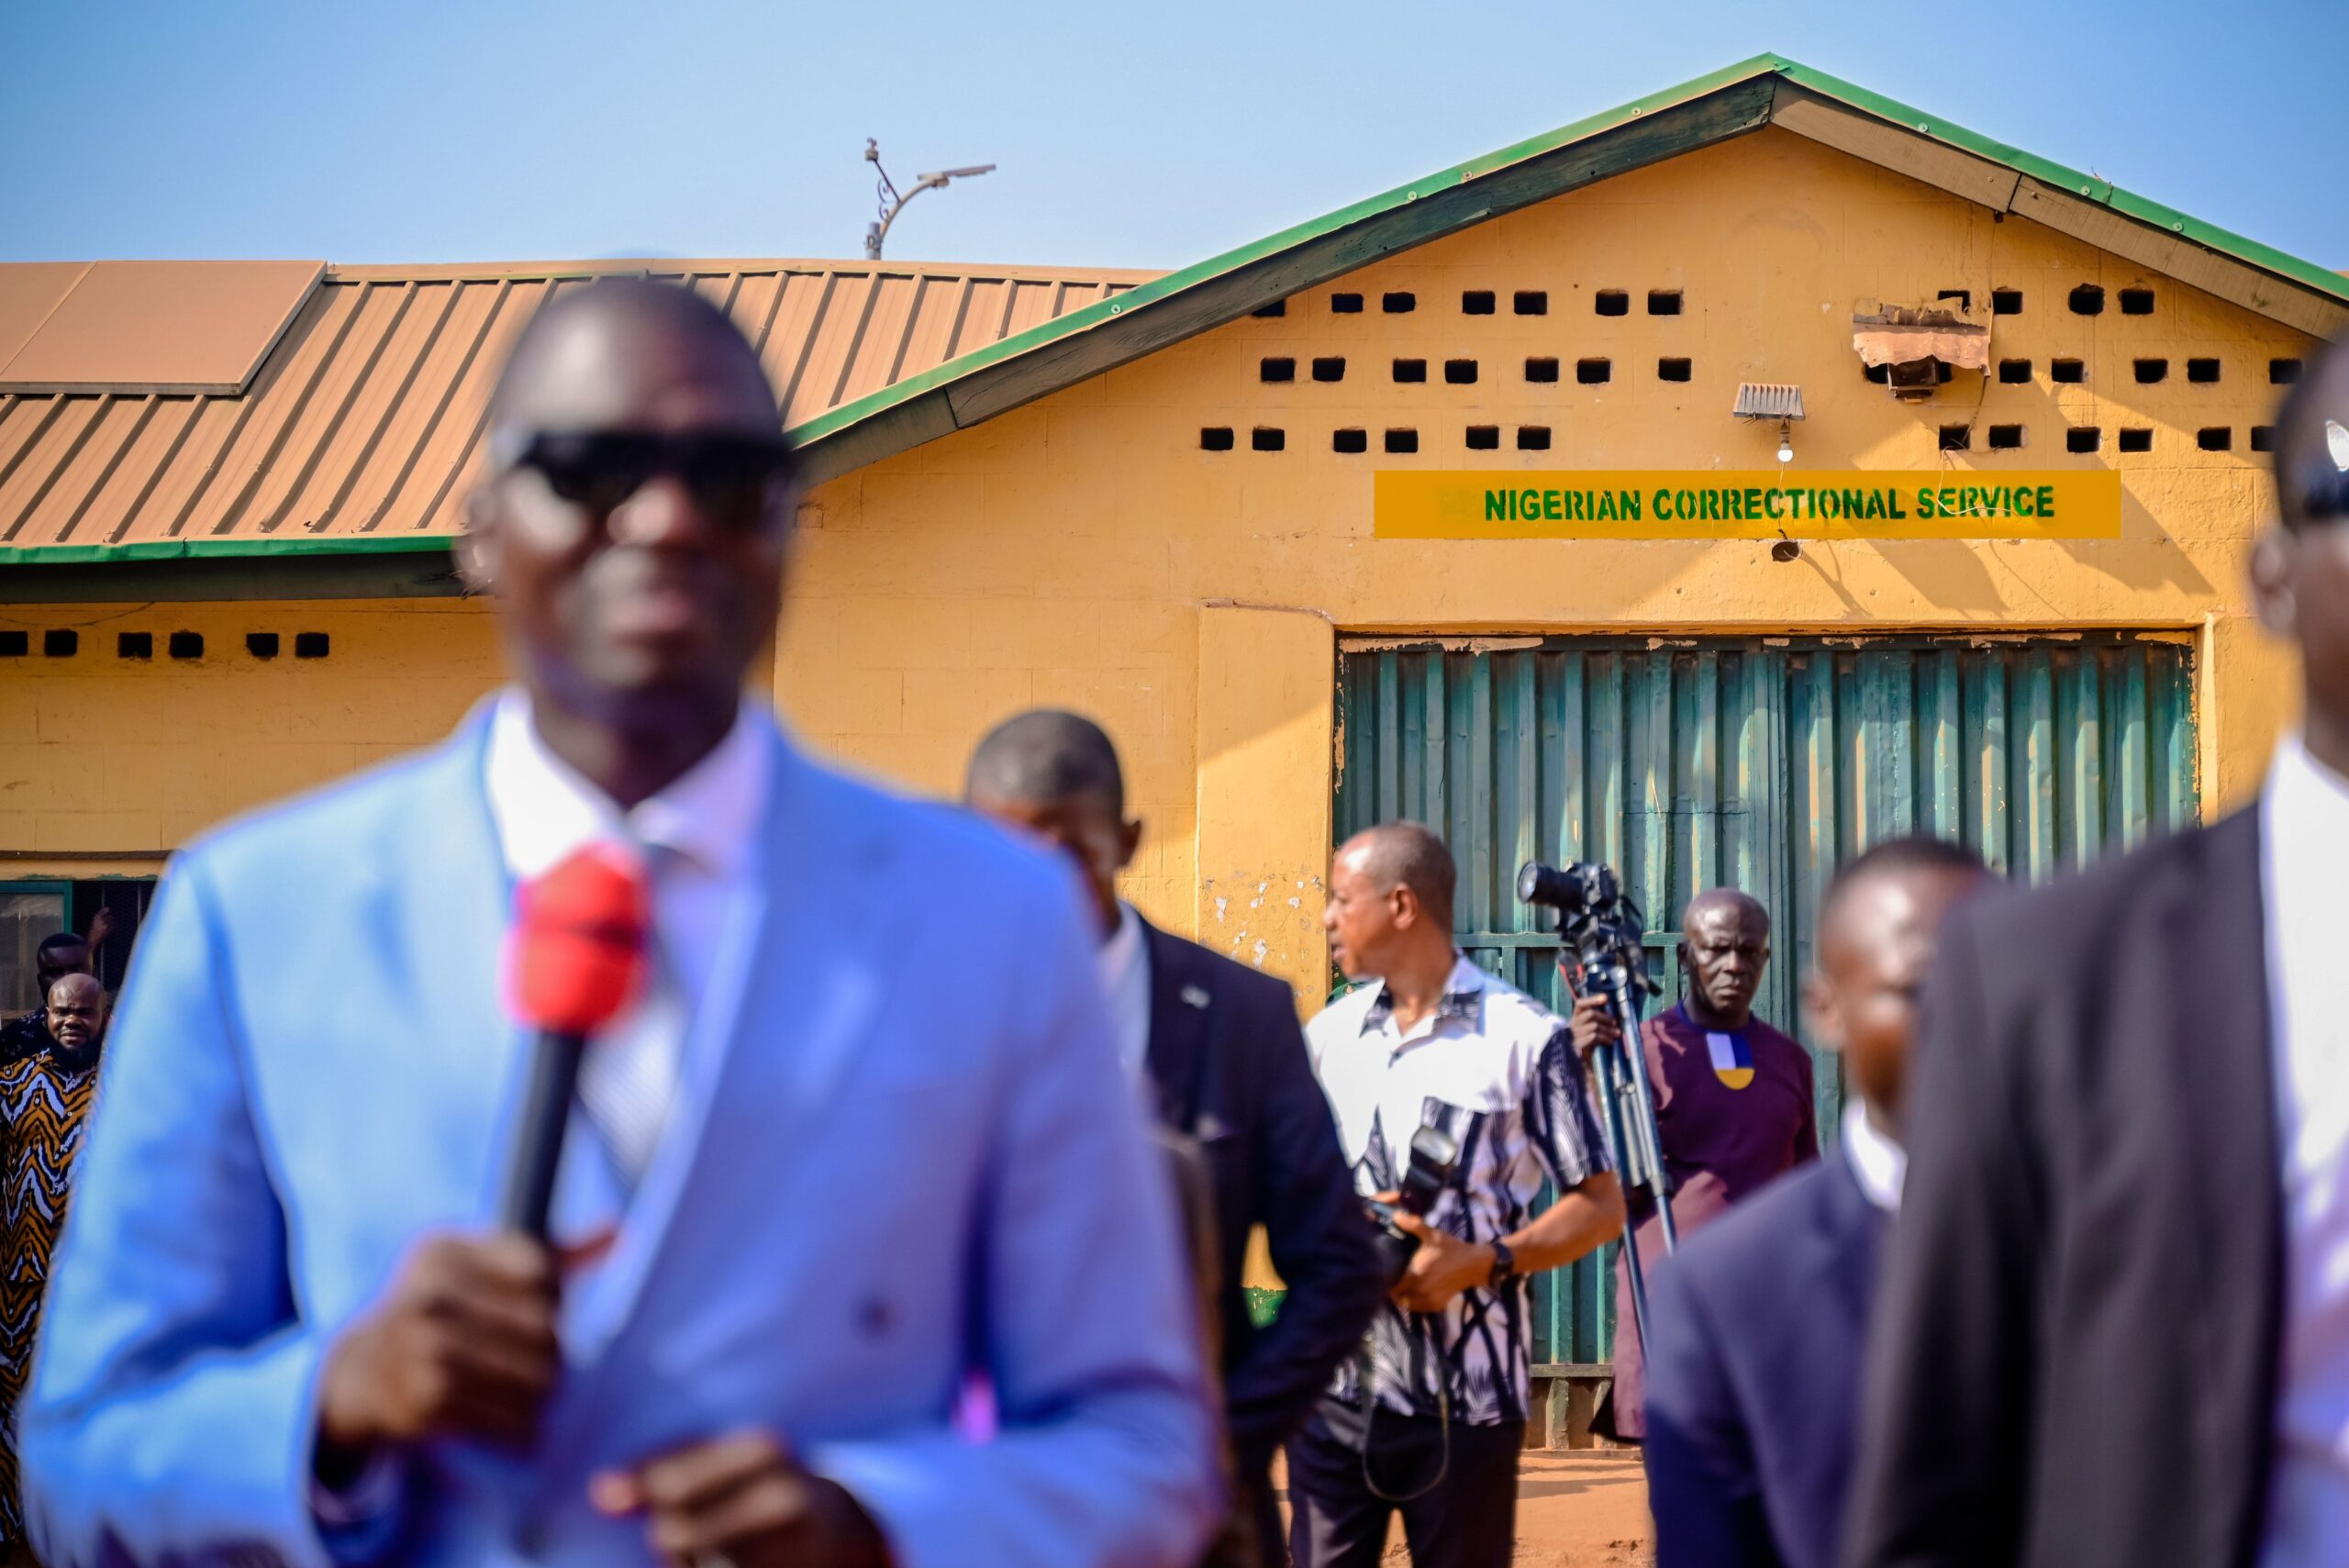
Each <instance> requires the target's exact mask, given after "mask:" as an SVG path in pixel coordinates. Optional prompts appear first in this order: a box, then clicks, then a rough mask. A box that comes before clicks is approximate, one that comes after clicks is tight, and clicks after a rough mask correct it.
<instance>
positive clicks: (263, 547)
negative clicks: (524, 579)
mask: <svg viewBox="0 0 2349 1568" xmlns="http://www.w3.org/2000/svg"><path fill="white" fill-rule="evenodd" d="M452 542H453V540H452V539H451V536H450V535H448V534H341V535H333V536H329V537H328V538H326V539H316V538H309V539H277V538H271V539H134V540H131V541H129V542H128V543H125V544H29V545H28V544H0V566H10V565H18V564H22V565H39V566H71V565H74V564H77V563H80V562H95V561H105V562H115V561H188V560H202V559H211V560H217V559H219V558H221V557H223V556H237V555H244V556H266V555H395V554H411V553H420V552H423V551H426V550H440V551H443V552H446V551H447V550H448V549H449V548H450V546H451V543H452Z"/></svg>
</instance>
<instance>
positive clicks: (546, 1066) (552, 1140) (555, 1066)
mask: <svg viewBox="0 0 2349 1568" xmlns="http://www.w3.org/2000/svg"><path fill="white" fill-rule="evenodd" d="M586 1046H587V1041H586V1040H584V1038H583V1037H581V1036H579V1035H575V1034H556V1033H554V1032H552V1031H551V1030H550V1031H549V1032H547V1033H544V1034H541V1035H540V1036H539V1039H538V1043H537V1045H536V1047H535V1048H534V1050H533V1051H532V1054H531V1060H530V1084H529V1090H528V1091H527V1092H526V1093H525V1094H524V1095H523V1097H522V1118H521V1124H520V1126H519V1127H518V1129H516V1134H515V1140H514V1151H513V1153H512V1155H511V1156H509V1160H508V1163H507V1167H506V1193H505V1195H504V1197H503V1198H502V1199H501V1200H500V1201H499V1204H498V1210H497V1218H498V1222H499V1223H500V1224H501V1225H503V1226H505V1227H506V1228H507V1229H509V1230H519V1231H521V1232H522V1233H523V1234H524V1235H527V1236H532V1237H536V1238H537V1239H538V1240H541V1241H543V1240H546V1239H547V1209H548V1207H550V1206H551V1204H552V1202H553V1200H554V1173H555V1169H556V1167H557V1166H558V1165H559V1164H560V1163H561V1162H562V1133H563V1129H564V1128H565V1127H567V1126H568V1125H570V1121H571V1100H572V1096H573V1094H574V1093H575V1092H576V1091H577V1089H578V1086H579V1058H580V1054H581V1052H582V1051H584V1050H585V1049H586Z"/></svg>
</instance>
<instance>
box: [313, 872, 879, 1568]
mask: <svg viewBox="0 0 2349 1568" xmlns="http://www.w3.org/2000/svg"><path fill="white" fill-rule="evenodd" d="M650 927H651V900H650V896H649V894H648V892H647V890H646V887H645V884H644V880H643V873H642V872H641V870H640V868H639V867H638V865H637V864H636V863H635V862H634V860H633V859H632V858H631V857H629V855H627V853H626V852H625V851H619V850H618V849H616V848H613V847H610V846H596V847H591V848H590V849H587V850H584V851H580V852H579V853H577V854H575V855H573V856H572V857H571V858H570V859H569V860H566V861H564V862H562V864H561V865H558V866H557V867H555V868H554V869H553V870H552V871H551V872H549V873H547V874H546V875H545V876H543V877H541V878H540V879H539V880H538V881H536V882H534V883H532V884H529V885H528V886H526V887H525V888H524V889H523V892H522V897H521V902H520V920H519V924H518V928H517V929H516V931H515V940H514V949H513V951H512V953H511V954H510V955H509V956H510V958H511V961H512V962H511V965H510V971H511V972H510V974H509V984H510V989H511V991H512V1000H513V1001H514V1003H515V1005H516V1006H517V1007H518V1010H519V1011H520V1013H521V1015H522V1016H523V1018H525V1019H526V1020H527V1021H528V1022H529V1023H532V1024H534V1025H535V1026H537V1029H538V1030H539V1034H538V1039H537V1041H536V1045H535V1048H534V1052H533V1059H532V1062H531V1069H530V1082H529V1087H528V1089H527V1091H526V1099H525V1102H524V1106H523V1113H522V1118H521V1125H520V1129H519V1133H518V1140H517V1142H516V1146H515V1149H514V1151H513V1154H512V1156H511V1162H510V1163H509V1165H508V1168H507V1185H506V1192H505V1195H504V1200H503V1203H502V1206H501V1212H500V1216H499V1218H500V1220H501V1221H502V1228H501V1229H499V1230H498V1231H496V1232H495V1233H492V1234H489V1235H465V1234H448V1233H443V1234H439V1235H433V1236H429V1237H427V1238H425V1239H424V1240H422V1241H420V1242H419V1243H418V1244H417V1246H416V1248H415V1249H414V1250H413V1251H410V1252H409V1254H408V1256H407V1258H406V1260H405V1262H403V1263H402V1264H401V1267H400V1269H399V1272H398V1273H397V1274H396V1275H395V1277H394V1279H393V1281H392V1284H391V1287H390V1289H389V1290H388V1291H387V1292H386V1293H385V1294H384V1298H383V1299H382V1301H381V1302H379V1303H378V1304H377V1305H376V1306H375V1307H373V1309H372V1310H370V1311H369V1312H367V1313H365V1314H364V1315H362V1317H360V1318H356V1319H355V1320H353V1321H352V1323H351V1325H350V1326H349V1327H348V1328H346V1329H344V1330H343V1331H342V1333H341V1334H340V1336H338V1337H337V1339H336V1340H335V1341H334V1343H333V1344H332V1345H330V1346H329V1347H328V1351H327V1356H326V1362H325V1365H324V1368H323V1369H322V1371H321V1373H320V1376H319V1381H318V1425H317V1455H316V1460H315V1466H316V1473H317V1479H318V1481H319V1483H320V1484H321V1485H323V1486H325V1487H327V1488H328V1490H329V1491H330V1492H341V1491H343V1490H345V1489H346V1488H349V1487H351V1486H352V1485H355V1484H357V1483H358V1482H359V1481H360V1480H361V1479H362V1477H363V1476H364V1475H365V1474H366V1473H367V1472H368V1470H369V1468H370V1466H371V1465H372V1464H373V1463H375V1462H378V1461H379V1460H380V1459H382V1458H383V1457H384V1456H387V1455H391V1454H395V1453H396V1452H397V1451H399V1450H401V1449H403V1448H406V1447H409V1446H411V1445H414V1444H417V1443H422V1442H429V1441H433V1440H452V1439H453V1440H468V1441H476V1442H484V1443H489V1444H494V1445H496V1446H499V1447H504V1448H508V1449H523V1450H527V1449H529V1448H530V1447H531V1446H533V1445H534V1444H535V1443H536V1441H537V1440H538V1436H539V1426H540V1418H541V1416H542V1414H543V1412H544V1410H545V1408H546V1403H547V1400H548V1399H549V1397H551V1395H552V1394H553V1392H554V1386H555V1380H556V1377H557V1376H558V1374H559V1373H560V1371H561V1368H562V1343H561V1340H560V1339H559V1338H558V1336H557V1332H556V1324H557V1318H558V1314H559V1311H560V1306H561V1270H560V1266H559V1262H558V1259H557V1256H556V1252H555V1250H554V1248H553V1247H552V1245H551V1243H550V1241H549V1240H548V1233H547V1220H548V1211H549V1208H550V1207H551V1200H552V1196H553V1192H554V1182H555V1172H556V1169H557V1167H558V1165H559V1163H560V1161H561V1157H562V1137H563V1130H564V1129H565V1127H566V1126H567V1124H568V1122H569V1120H570V1116H571V1109H572V1105H573V1098H574V1095H575V1093H576V1089H577V1084H578V1077H579V1064H580V1058H581V1056H582V1054H583V1052H584V1049H585V1047H586V1043H587V1040H588V1039H589V1037H590V1036H592V1035H593V1034H595V1033H596V1031H597V1030H599V1029H603V1028H604V1027H605V1026H606V1025H607V1024H609V1023H610V1022H611V1021H612V1020H613V1019H614V1018H617V1017H618V1015H619V1014H620V1013H622V1012H623V1011H625V1010H626V1009H627V1007H628V1006H629V1004H630V1003H632V1002H633V1001H634V1000H635V997H636V995H637V993H638V992H639V991H640V989H641V987H642V984H643V981H644V973H645V968H646V960H645V954H646V951H647V940H646V937H647V932H648V931H649V929H650ZM589 1501H590V1502H591V1503H592V1504H593V1505H594V1506H595V1507H596V1508H598V1509H599V1510H601V1511H602V1512H604V1513H606V1514H608V1515H612V1516H615V1517H628V1516H637V1517H640V1518H642V1519H643V1520H644V1523H645V1529H646V1534H647V1538H648V1540H649V1543H650V1544H651V1547H652V1550H653V1551H655V1552H656V1553H658V1554H659V1555H660V1556H661V1557H662V1559H663V1560H664V1561H669V1562H677V1563H681V1564H691V1565H694V1568H710V1565H712V1564H732V1565H734V1568H764V1565H766V1564H775V1565H776V1568H781V1565H783V1564H786V1563H789V1564H820V1565H828V1568H887V1565H888V1563H889V1562H890V1557H889V1551H888V1547H887V1544H886V1542H885V1540H883V1538H882V1535H881V1532H880V1529H879V1527H877V1526H876V1525H875V1524H874V1521H873V1518H872V1517H871V1516H870V1515H869V1514H867V1513H866V1512H865V1511H864V1509H863V1507H861V1506H860V1505H859V1504H858V1503H857V1501H856V1499H855V1498H853V1497H852V1496H850V1495H849V1494H848V1492H847V1491H846V1490H844V1489H843V1488H842V1487H841V1486H840V1485H838V1484H837V1483H835V1482H832V1481H829V1480H826V1479H824V1478H823V1477H821V1476H818V1475H816V1474H814V1473H810V1472H809V1471H807V1470H806V1469H805V1468H803V1467H802V1466H801V1465H800V1464H799V1463H798V1462H797V1461H796V1459H795V1458H794V1457H793V1455H792V1453H791V1451H790V1449H789V1447H788V1446H787V1445H786V1444H785V1443H784V1442H783V1441H782V1440H779V1439H778V1438H776V1437H774V1435H773V1434H771V1433H767V1432H764V1431H759V1430H744V1431H738V1432H732V1433H728V1434H724V1435H720V1436H717V1437H713V1438H710V1439H707V1440H701V1441H697V1442H694V1443H690V1444H687V1445H685V1446H684V1447H682V1448H679V1449H675V1450H672V1451H668V1452H664V1453H661V1454H656V1455H651V1456H648V1457H646V1458H645V1459H644V1460H642V1461H640V1462H638V1463H637V1464H635V1465H633V1466H630V1467H628V1468H624V1469H616V1470H610V1471H606V1472H604V1473H599V1474H598V1475H596V1478H595V1479H594V1481H593V1482H592V1483H591V1484H590V1488H589Z"/></svg>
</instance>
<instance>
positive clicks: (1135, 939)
mask: <svg viewBox="0 0 2349 1568" xmlns="http://www.w3.org/2000/svg"><path fill="white" fill-rule="evenodd" d="M1101 988H1102V990H1103V991H1105V992H1106V993H1108V997H1109V1033H1110V1035H1111V1037H1112V1038H1113V1039H1114V1040H1116V1041H1117V1044H1118V1060H1119V1062H1123V1063H1124V1064H1125V1069H1126V1076H1127V1077H1128V1078H1130V1079H1131V1080H1133V1081H1134V1082H1135V1083H1137V1084H1138V1083H1140V1082H1141V1080H1142V1076H1143V1074H1144V1073H1146V1072H1147V1071H1148V1069H1149V1066H1150V944H1149V943H1148V942H1145V941H1143V940H1141V916H1139V915H1137V914H1135V913H1134V906H1132V905H1130V904H1128V903H1125V902H1123V901H1122V900H1121V901H1120V902H1119V905H1118V929H1116V930H1115V931H1114V932H1112V933H1110V937H1109V940H1108V941H1106V942H1104V943H1102V944H1101Z"/></svg>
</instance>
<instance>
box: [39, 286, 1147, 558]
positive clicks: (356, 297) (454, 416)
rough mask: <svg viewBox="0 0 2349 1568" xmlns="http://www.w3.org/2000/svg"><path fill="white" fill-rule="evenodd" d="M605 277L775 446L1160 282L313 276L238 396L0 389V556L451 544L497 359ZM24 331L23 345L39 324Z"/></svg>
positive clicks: (56, 289)
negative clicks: (646, 297)
mask: <svg viewBox="0 0 2349 1568" xmlns="http://www.w3.org/2000/svg"><path fill="white" fill-rule="evenodd" d="M187 265H191V266H193V265H197V263H187ZM599 272H651V273H652V274H653V275H655V276H664V277H671V278H687V279H690V280H691V282H692V284H693V285H694V286H695V287H696V288H698V289H700V290H702V291H703V292H704V293H705V294H707V295H708V296H709V297H710V298H711V299H712V300H714V301H716V302H717V303H718V305H720V306H723V307H724V308H725V309H726V310H727V311H728V312H729V314H730V315H732V317H734V319H735V320H736V321H737V322H738V323H739V324H740V326H741V328H742V330H743V332H744V333H745V334H746V335H748V336H749V338H750V339H751V341H752V342H753V343H754V344H756V345H757V346H758V349H759V352H760V354H761V356H762V357H763V359H764V360H765V361H766V364H767V369H768V372H769V373H770V374H771V375H772V376H773V377H774V384H775V387H776V391H777V393H778V395H779V396H780V397H781V399H782V403H783V416H784V423H785V426H786V427H791V426H796V425H799V424H803V423H805V422H806V421H807V420H808V419H811V418H813V417H817V416H818V415H820V414H823V413H826V412H828V411H829V410H830V409H832V408H835V407H837V406H840V405H841V404H842V403H844V402H848V401H851V400H852V399H854V398H857V397H861V396H864V395H868V394H871V393H873V392H875V391H878V390H880V389H881V388H884V387H886V386H888V385H890V384H892V383H894V382H896V381H898V380H901V379H903V378H904V377H907V376H910V375H916V374H918V373H921V372H924V371H928V370H931V369H934V368H936V367H937V366H938V365H940V364H942V363H944V362H945V361H947V360H950V359H952V358H953V357H954V356H956V355H958V354H962V353H965V352H967V351H969V350H972V349H974V348H979V347H982V346H984V345H986V344H990V343H994V342H996V341H998V340H1000V339H1003V338H1004V337H1006V336H1008V335H1009V334H1011V333H1014V332H1018V331H1021V330H1024V329H1025V328H1029V327H1032V326H1034V325H1036V324H1037V323H1039V322H1043V321H1049V320H1052V319H1053V318H1055V317H1060V316H1063V315H1065V314H1067V313H1068V312H1070V311H1073V310H1077V309H1081V308H1082V307H1084V306H1087V305H1090V304H1093V303H1095V302H1096V301H1098V300H1101V299H1105V298H1108V297H1109V296H1110V295H1117V294H1120V293H1123V292H1124V291H1125V290H1127V289H1130V288H1131V287H1133V286H1134V285H1135V284H1139V283H1142V282H1145V281H1147V280H1149V279H1150V278H1152V277H1154V276H1156V275H1157V274H1155V273H1152V272H1105V271H1089V272H1077V271H1070V270H1055V271H1049V272H1048V271H1041V270H1030V269H1024V268H997V267H988V268H976V267H950V266H941V265H932V264H922V265H907V264H901V263H894V262H833V261H694V262H671V263H661V262H650V263H648V262H641V261H632V262H610V263H599V264H596V265H595V266H591V267H584V268H583V267H581V266H579V265H577V264H576V263H555V264H541V265H527V264H517V265H507V266H496V267H441V268H417V267H334V268H329V269H328V271H327V272H326V275H325V277H324V278H323V279H322V280H321V281H320V282H319V284H318V285H317V287H316V288H315V289H313V290H312V291H311V292H310V293H309V294H308V295H307V296H306V298H304V299H303V300H302V302H301V304H300V307H299V309H298V310H297V311H295V316H294V319H293V321H292V322H291V324H290V325H288V326H287V327H286V328H285V331H284V336H283V337H281V338H279V339H277V341H276V345H275V347H274V348H273V349H272V350H270V352H269V354H268V357H267V358H266V359H265V360H264V361H262V365H261V367H260V369H259V370H258V372H256V373H254V375H253V376H252V378H251V381H250V384H248V385H247V386H246V387H245V389H244V391H243V392H242V393H241V394H229V395H175V394H168V393H161V392H156V391H152V390H149V389H147V388H145V387H129V386H118V387H117V386H106V387H94V388H93V389H92V390H89V391H87V392H78V391H77V392H74V393H71V394H57V393H26V392H21V391H8V390H6V389H5V388H0V547H6V546H14V547H17V548H20V549H21V548H28V547H30V548H40V547H55V546H59V545H68V546H71V545H83V546H88V545H122V544H134V543H162V542H166V541H180V542H192V541H200V540H206V539H248V540H250V539H333V538H338V537H341V538H369V537H372V538H384V537H386V536H392V535H399V534H406V535H410V536H416V535H426V536H430V535H444V534H451V533H454V532H456V531H457V528H458V526H459V517H458V503H459V499H460V498H461V497H462V495H463V494H464V491H465V488H466V481H467V479H468V477H469V476H470V474H471V473H472V472H473V469H474V467H475V466H476V465H477V464H478V463H479V462H480V461H481V450H480V448H481V435H482V425H483V418H484V413H485V411H486V406H487V403H488V397H489V388H490V381H491V378H492V376H493V375H494V374H495V369H496V366H497V364H498V362H499V361H500V360H501V359H502V357H503V355H504V351H505V349H506V346H507V344H508V343H509V342H510V341H511V340H512V339H513V336H514V334H515V332H516V331H517V330H518V328H520V327H521V325H522V323H523V322H524V321H526V320H528V319H529V317H530V314H531V313H532V312H533V311H535V310H536V309H537V308H538V307H539V306H540V305H542V304H544V303H545V302H546V301H547V300H549V299H551V298H552V297H553V296H554V295H556V294H558V293H561V292H562V291H563V290H565V289H567V288H575V287H578V286H580V285H581V284H584V282H585V281H586V280H587V279H588V278H590V277H592V276H594V275H596V273H599ZM72 279H73V272H72V270H69V271H68V272H63V273H61V272H57V271H55V270H54V269H50V270H47V271H44V272H38V273H36V272H34V271H32V270H31V269H29V268H28V269H25V270H24V271H22V272H19V271H18V269H17V268H12V267H7V266H0V328H8V329H10V330H16V329H17V328H18V327H19V323H18V321H17V317H25V316H28V315H30V314H31V313H32V306H36V305H39V303H40V302H41V299H44V298H48V299H50V304H51V305H52V306H54V304H55V302H56V300H61V299H63V298H65V297H67V293H66V290H67V289H70V287H71V284H72ZM61 284H63V285H65V287H64V288H61V287H60V285H61ZM35 296H39V297H35ZM50 296H54V298H50ZM21 325H22V327H23V328H25V329H27V331H28V337H29V336H30V335H31V334H32V332H33V331H34V330H37V328H38V326H39V322H38V321H37V320H33V321H27V322H24V323H22V324H21ZM96 362H97V361H96V359H95V357H94V358H93V361H92V363H93V364H95V363H96ZM52 368H55V369H57V370H59V371H61V372H72V371H74V370H75V369H76V367H75V366H73V365H71V364H66V363H60V364H59V365H57V366H55V367H52ZM57 379H59V380H95V375H94V374H90V373H83V374H78V375H76V374H60V375H59V376H58V377H57Z"/></svg>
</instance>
